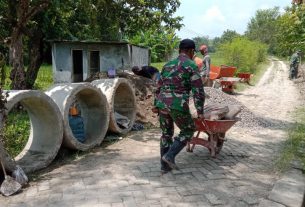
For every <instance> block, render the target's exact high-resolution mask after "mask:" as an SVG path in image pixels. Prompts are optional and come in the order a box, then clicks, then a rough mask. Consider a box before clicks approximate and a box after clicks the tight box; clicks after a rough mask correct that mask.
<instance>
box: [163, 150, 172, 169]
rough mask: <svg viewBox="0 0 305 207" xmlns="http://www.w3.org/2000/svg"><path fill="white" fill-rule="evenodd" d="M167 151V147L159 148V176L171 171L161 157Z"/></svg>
mask: <svg viewBox="0 0 305 207" xmlns="http://www.w3.org/2000/svg"><path fill="white" fill-rule="evenodd" d="M168 150H169V147H163V148H162V147H161V148H160V154H161V158H160V162H161V174H166V173H168V172H169V171H171V170H172V168H170V167H169V166H168V164H167V163H166V162H164V161H163V160H162V157H163V156H164V155H165V154H166V153H167V152H168Z"/></svg>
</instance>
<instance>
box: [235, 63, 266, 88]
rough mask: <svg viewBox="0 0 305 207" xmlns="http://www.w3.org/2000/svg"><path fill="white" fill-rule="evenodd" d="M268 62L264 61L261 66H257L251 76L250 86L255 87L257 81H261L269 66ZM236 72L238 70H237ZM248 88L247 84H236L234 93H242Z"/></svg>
mask: <svg viewBox="0 0 305 207" xmlns="http://www.w3.org/2000/svg"><path fill="white" fill-rule="evenodd" d="M270 64H271V62H270V61H265V62H263V63H261V64H259V65H258V66H257V68H256V70H255V72H254V74H253V76H252V77H251V79H250V84H251V85H256V84H257V83H258V81H259V80H260V79H261V77H262V76H263V75H264V73H265V71H266V70H267V68H268V67H269V66H270ZM237 70H238V69H237ZM249 87H250V86H249V85H248V84H247V83H237V84H236V91H239V92H240V91H243V90H245V89H246V88H249Z"/></svg>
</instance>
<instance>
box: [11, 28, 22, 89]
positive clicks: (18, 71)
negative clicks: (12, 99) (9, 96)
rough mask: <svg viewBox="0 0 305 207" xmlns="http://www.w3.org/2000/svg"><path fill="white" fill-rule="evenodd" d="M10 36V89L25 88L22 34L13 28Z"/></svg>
mask: <svg viewBox="0 0 305 207" xmlns="http://www.w3.org/2000/svg"><path fill="white" fill-rule="evenodd" d="M11 37H12V39H11V43H10V47H9V53H10V64H11V65H12V71H11V74H10V79H11V81H12V83H11V89H14V90H22V89H25V88H26V84H25V71H24V64H23V43H22V37H23V35H22V34H21V33H20V32H19V31H18V29H17V28H15V29H14V31H13V33H12V36H11Z"/></svg>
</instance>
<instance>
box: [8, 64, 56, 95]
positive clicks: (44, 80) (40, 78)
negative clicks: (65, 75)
mask: <svg viewBox="0 0 305 207" xmlns="http://www.w3.org/2000/svg"><path fill="white" fill-rule="evenodd" d="M5 69H6V70H5V77H6V78H5V84H4V86H3V89H4V90H10V85H11V82H12V81H11V79H10V78H9V77H10V72H11V68H10V67H6V68H5ZM52 85H53V72H52V65H41V66H40V69H39V71H38V74H37V78H36V81H35V84H34V87H33V89H36V90H46V89H48V88H49V87H50V86H52Z"/></svg>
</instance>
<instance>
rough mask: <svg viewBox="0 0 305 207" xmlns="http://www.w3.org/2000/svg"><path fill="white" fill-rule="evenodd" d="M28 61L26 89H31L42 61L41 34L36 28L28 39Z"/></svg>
mask: <svg viewBox="0 0 305 207" xmlns="http://www.w3.org/2000/svg"><path fill="white" fill-rule="evenodd" d="M29 39H30V42H29V59H30V64H29V67H28V69H27V71H26V88H27V89H32V88H33V86H34V83H35V80H36V78H37V74H38V71H39V68H40V66H41V64H42V61H43V33H42V31H41V30H40V29H39V28H38V29H35V31H34V32H33V33H32V36H31V37H30V38H29Z"/></svg>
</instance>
